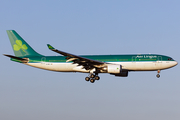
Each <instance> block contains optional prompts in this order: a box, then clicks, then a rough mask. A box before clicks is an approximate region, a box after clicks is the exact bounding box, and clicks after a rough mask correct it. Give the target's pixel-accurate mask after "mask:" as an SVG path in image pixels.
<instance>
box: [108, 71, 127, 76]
mask: <svg viewBox="0 0 180 120" xmlns="http://www.w3.org/2000/svg"><path fill="white" fill-rule="evenodd" d="M111 75H115V76H117V77H127V76H128V71H121V73H118V74H112V73H111Z"/></svg>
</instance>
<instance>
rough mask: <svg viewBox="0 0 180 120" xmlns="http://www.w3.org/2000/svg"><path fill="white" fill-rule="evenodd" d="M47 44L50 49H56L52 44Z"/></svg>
mask: <svg viewBox="0 0 180 120" xmlns="http://www.w3.org/2000/svg"><path fill="white" fill-rule="evenodd" d="M47 46H48V48H49V49H50V50H53V49H55V48H53V46H51V45H50V44H47Z"/></svg>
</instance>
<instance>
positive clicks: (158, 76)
mask: <svg viewBox="0 0 180 120" xmlns="http://www.w3.org/2000/svg"><path fill="white" fill-rule="evenodd" d="M160 71H161V70H158V71H157V73H158V74H157V75H156V77H157V78H160V75H159V73H160Z"/></svg>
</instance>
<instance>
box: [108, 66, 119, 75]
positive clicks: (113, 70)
mask: <svg viewBox="0 0 180 120" xmlns="http://www.w3.org/2000/svg"><path fill="white" fill-rule="evenodd" d="M121 70H122V66H121V65H115V64H109V65H108V66H107V72H108V73H115V74H118V73H121Z"/></svg>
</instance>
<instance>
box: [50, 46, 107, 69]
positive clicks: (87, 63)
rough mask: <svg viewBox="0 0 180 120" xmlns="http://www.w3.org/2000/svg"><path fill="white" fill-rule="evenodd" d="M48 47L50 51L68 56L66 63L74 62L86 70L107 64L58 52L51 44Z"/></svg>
mask: <svg viewBox="0 0 180 120" xmlns="http://www.w3.org/2000/svg"><path fill="white" fill-rule="evenodd" d="M47 46H48V48H49V49H50V50H52V51H54V52H57V53H59V54H61V55H63V56H66V59H67V61H66V62H69V61H72V62H73V64H78V65H79V66H83V68H85V69H86V70H91V69H93V68H98V67H101V66H102V65H104V64H105V63H104V62H101V61H97V60H92V59H88V58H84V57H81V56H77V55H73V54H70V53H67V52H63V51H60V50H57V49H55V48H54V47H52V46H51V45H49V44H47Z"/></svg>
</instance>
